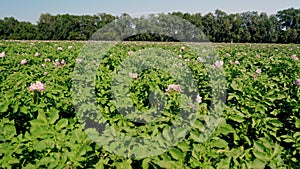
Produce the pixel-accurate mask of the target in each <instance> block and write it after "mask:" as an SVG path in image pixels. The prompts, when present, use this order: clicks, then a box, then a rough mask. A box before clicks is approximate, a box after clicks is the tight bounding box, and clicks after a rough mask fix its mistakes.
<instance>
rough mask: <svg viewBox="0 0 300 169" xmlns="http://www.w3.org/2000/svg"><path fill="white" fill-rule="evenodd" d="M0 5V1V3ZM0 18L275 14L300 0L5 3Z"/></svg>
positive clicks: (33, 0) (299, 5) (46, 0)
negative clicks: (41, 15)
mask: <svg viewBox="0 0 300 169" xmlns="http://www.w3.org/2000/svg"><path fill="white" fill-rule="evenodd" d="M3 1H4V0H3ZM3 1H2V2H1V6H0V18H1V19H3V18H4V17H7V16H13V17H15V18H16V19H18V20H20V21H30V22H32V23H36V21H37V20H38V19H39V16H40V14H42V13H50V14H65V13H69V14H75V15H83V14H88V15H92V14H97V13H109V14H113V15H120V14H122V13H128V14H136V13H147V12H165V13H167V12H174V11H181V12H189V13H196V12H200V13H201V14H203V15H204V14H206V13H208V12H214V11H215V9H220V10H222V11H225V12H226V13H238V12H244V11H258V12H266V13H267V14H275V13H276V12H277V11H278V10H282V9H287V8H290V7H294V8H300V0H151V1H149V0H147V1H146V0H5V1H4V2H3Z"/></svg>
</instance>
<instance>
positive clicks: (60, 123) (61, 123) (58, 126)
mask: <svg viewBox="0 0 300 169" xmlns="http://www.w3.org/2000/svg"><path fill="white" fill-rule="evenodd" d="M67 125H68V119H60V120H59V121H58V122H57V123H56V125H55V128H56V129H57V130H61V129H62V128H64V127H67Z"/></svg>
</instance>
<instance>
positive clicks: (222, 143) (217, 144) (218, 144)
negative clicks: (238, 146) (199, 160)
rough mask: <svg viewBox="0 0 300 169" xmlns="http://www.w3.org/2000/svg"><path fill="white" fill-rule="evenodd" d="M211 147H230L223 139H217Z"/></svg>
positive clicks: (212, 142)
mask: <svg viewBox="0 0 300 169" xmlns="http://www.w3.org/2000/svg"><path fill="white" fill-rule="evenodd" d="M210 146H211V147H217V148H225V147H227V146H228V143H227V142H226V141H225V140H223V139H220V138H217V139H214V140H212V141H211V143H210Z"/></svg>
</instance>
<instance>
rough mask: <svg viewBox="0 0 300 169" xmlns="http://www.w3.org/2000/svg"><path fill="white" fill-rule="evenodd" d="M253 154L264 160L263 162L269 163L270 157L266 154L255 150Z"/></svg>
mask: <svg viewBox="0 0 300 169" xmlns="http://www.w3.org/2000/svg"><path fill="white" fill-rule="evenodd" d="M253 154H254V156H255V157H256V158H257V159H259V160H262V161H268V159H269V157H268V155H267V154H266V153H264V152H260V151H257V150H253Z"/></svg>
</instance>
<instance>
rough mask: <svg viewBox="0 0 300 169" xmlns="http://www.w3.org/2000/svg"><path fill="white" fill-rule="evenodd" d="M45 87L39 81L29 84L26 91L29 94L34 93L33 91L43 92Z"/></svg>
mask: <svg viewBox="0 0 300 169" xmlns="http://www.w3.org/2000/svg"><path fill="white" fill-rule="evenodd" d="M45 88H46V85H45V84H43V83H42V82H40V81H37V82H36V83H31V85H30V86H29V88H28V90H29V91H30V92H34V91H35V90H37V91H40V92H43V91H45Z"/></svg>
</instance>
